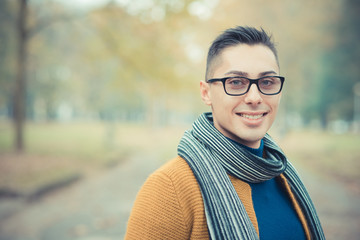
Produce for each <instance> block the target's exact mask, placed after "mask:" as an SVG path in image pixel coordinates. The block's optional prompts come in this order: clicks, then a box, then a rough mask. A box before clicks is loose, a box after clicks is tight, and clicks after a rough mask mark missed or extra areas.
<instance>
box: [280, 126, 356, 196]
mask: <svg viewBox="0 0 360 240" xmlns="http://www.w3.org/2000/svg"><path fill="white" fill-rule="evenodd" d="M281 146H282V148H283V150H284V151H285V152H286V154H287V156H288V158H289V159H291V160H292V161H293V162H294V163H295V164H297V165H301V166H302V167H305V168H307V169H308V170H310V171H312V172H314V173H316V174H322V175H325V176H327V177H332V178H336V179H338V180H339V181H341V182H343V183H345V184H346V185H348V187H350V188H352V189H353V190H355V191H359V186H360V161H359V159H360V135H356V134H350V133H348V134H342V135H339V134H334V133H329V132H320V131H309V130H307V131H295V132H291V133H289V134H288V135H287V136H286V137H285V138H284V139H282V140H281ZM356 189H357V190H356Z"/></svg>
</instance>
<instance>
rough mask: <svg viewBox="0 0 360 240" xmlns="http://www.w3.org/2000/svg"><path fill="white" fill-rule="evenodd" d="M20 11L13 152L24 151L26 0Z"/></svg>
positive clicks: (22, 0) (23, 1)
mask: <svg viewBox="0 0 360 240" xmlns="http://www.w3.org/2000/svg"><path fill="white" fill-rule="evenodd" d="M19 2H20V11H19V16H18V22H17V33H18V60H17V75H16V84H15V88H14V128H15V150H16V152H18V153H21V152H23V151H24V122H25V112H26V111H25V107H26V103H25V95H26V57H27V38H28V36H27V29H26V18H27V0H20V1H19Z"/></svg>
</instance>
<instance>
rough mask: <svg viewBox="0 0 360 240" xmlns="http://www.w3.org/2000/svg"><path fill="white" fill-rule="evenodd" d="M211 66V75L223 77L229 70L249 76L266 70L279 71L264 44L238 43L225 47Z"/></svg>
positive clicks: (271, 54) (273, 57)
mask: <svg viewBox="0 0 360 240" xmlns="http://www.w3.org/2000/svg"><path fill="white" fill-rule="evenodd" d="M215 62H216V63H215V64H214V66H213V76H214V77H215V78H217V77H223V76H224V75H225V74H226V73H228V72H231V71H241V72H244V73H247V74H248V75H249V76H250V77H251V76H254V77H256V76H257V75H258V74H260V73H263V72H268V71H273V72H276V73H279V66H278V64H277V61H276V58H275V55H274V53H273V52H272V51H271V50H270V49H269V48H268V47H266V46H264V45H260V44H258V45H247V44H239V45H236V46H231V47H227V48H225V49H224V50H223V51H222V52H221V53H220V55H219V56H218V59H217V60H216V61H215Z"/></svg>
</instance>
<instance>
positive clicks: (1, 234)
mask: <svg viewBox="0 0 360 240" xmlns="http://www.w3.org/2000/svg"><path fill="white" fill-rule="evenodd" d="M145 159H146V160H145ZM154 159H156V158H155V156H149V155H147V156H146V157H144V156H136V157H133V158H132V159H129V160H128V161H127V162H124V163H122V164H121V165H119V166H118V167H116V168H113V169H111V170H109V171H108V172H105V173H102V174H98V175H95V176H92V177H91V178H86V179H83V180H81V181H80V182H78V183H76V184H73V185H71V186H70V187H68V188H66V189H62V190H59V191H57V192H54V193H51V194H49V195H47V196H46V197H43V198H41V199H39V200H37V201H34V202H30V203H24V202H21V201H20V202H17V203H16V201H15V202H13V203H12V206H13V208H16V209H17V212H16V213H15V214H12V215H11V216H7V217H6V218H3V219H2V221H1V222H0V240H43V239H44V240H64V239H69V240H71V239H75V240H111V239H122V238H123V236H124V234H125V228H126V221H127V219H128V216H129V213H130V210H131V206H132V204H133V201H134V199H135V196H136V193H137V191H138V189H139V188H140V186H141V185H142V184H143V182H144V181H145V179H146V177H147V176H148V174H149V173H151V172H152V171H153V170H155V169H156V168H157V167H158V166H159V165H160V164H161V162H159V161H154ZM299 172H300V173H301V175H302V178H303V179H304V182H305V185H306V186H307V187H308V190H309V192H310V194H311V196H312V197H313V200H314V203H315V205H316V207H317V209H318V213H319V216H320V219H321V221H322V224H323V227H324V229H325V232H326V236H327V239H328V240H332V239H354V240H356V239H360V237H359V236H360V224H359V223H360V222H359V221H360V205H359V202H360V201H359V200H360V198H359V196H356V195H353V194H351V193H350V192H348V191H347V190H346V189H345V188H344V187H343V186H342V185H341V184H339V183H337V182H336V181H334V180H332V179H326V178H324V177H322V176H320V175H316V174H314V173H309V172H308V171H304V170H303V169H299ZM4 204H6V203H5V202H2V203H0V205H2V206H4ZM1 209H3V211H4V209H6V208H4V207H3V208H1V207H0V211H1ZM3 214H4V213H3ZM0 215H1V212H0ZM3 216H4V215H3Z"/></svg>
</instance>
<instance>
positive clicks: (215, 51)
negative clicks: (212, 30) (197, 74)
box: [205, 26, 279, 79]
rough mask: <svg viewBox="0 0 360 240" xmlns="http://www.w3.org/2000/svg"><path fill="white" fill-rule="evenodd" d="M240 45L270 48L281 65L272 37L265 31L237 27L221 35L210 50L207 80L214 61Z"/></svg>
mask: <svg viewBox="0 0 360 240" xmlns="http://www.w3.org/2000/svg"><path fill="white" fill-rule="evenodd" d="M238 44H248V45H256V44H261V45H264V46H266V47H268V48H269V49H270V50H271V51H272V52H273V53H274V55H275V59H276V62H277V64H278V65H279V60H278V55H277V50H276V48H275V44H274V42H273V41H272V36H271V35H268V34H267V33H266V32H265V31H264V29H262V28H261V30H257V29H256V28H253V27H242V26H237V27H235V28H229V29H227V30H225V31H224V32H223V33H222V34H221V35H219V36H218V37H217V38H216V39H215V40H214V42H213V43H212V44H211V46H210V48H209V52H208V55H207V63H206V76H205V77H206V79H208V77H209V75H210V71H211V67H212V66H211V64H212V63H213V61H214V59H215V58H216V57H217V56H219V55H220V53H221V52H222V51H223V50H224V49H225V48H228V47H232V46H235V45H238Z"/></svg>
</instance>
